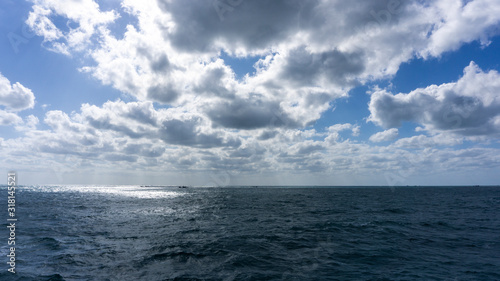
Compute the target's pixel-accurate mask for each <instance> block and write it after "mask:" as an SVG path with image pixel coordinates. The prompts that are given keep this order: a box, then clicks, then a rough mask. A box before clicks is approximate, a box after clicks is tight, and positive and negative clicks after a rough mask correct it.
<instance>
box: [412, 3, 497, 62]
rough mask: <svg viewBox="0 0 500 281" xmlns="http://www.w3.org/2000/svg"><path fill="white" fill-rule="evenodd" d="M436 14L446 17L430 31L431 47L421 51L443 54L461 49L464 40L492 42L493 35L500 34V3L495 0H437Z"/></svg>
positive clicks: (466, 41) (423, 52) (426, 53)
mask: <svg viewBox="0 0 500 281" xmlns="http://www.w3.org/2000/svg"><path fill="white" fill-rule="evenodd" d="M437 2H438V3H437V5H436V6H437V8H438V9H437V10H436V12H435V15H436V16H438V17H439V18H441V19H442V21H441V22H439V23H436V24H435V25H434V28H433V30H432V33H431V35H430V38H429V39H430V42H429V45H428V47H427V48H426V49H425V50H423V51H422V52H421V53H422V54H423V55H424V57H426V56H428V55H432V56H439V55H440V54H442V53H444V52H446V51H454V50H457V49H458V48H459V47H460V46H461V45H462V44H463V43H469V42H472V41H474V40H478V39H479V40H480V41H481V44H482V45H488V44H489V40H488V38H489V37H490V36H493V35H496V34H499V31H500V30H499V29H498V25H499V24H500V18H499V17H498V14H499V13H500V3H499V2H498V1H495V0H476V1H460V0H446V1H437Z"/></svg>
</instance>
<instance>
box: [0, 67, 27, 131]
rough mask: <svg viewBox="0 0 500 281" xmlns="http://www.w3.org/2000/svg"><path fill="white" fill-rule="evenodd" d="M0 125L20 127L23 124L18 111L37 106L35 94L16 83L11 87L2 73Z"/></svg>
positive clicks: (0, 82) (0, 83)
mask: <svg viewBox="0 0 500 281" xmlns="http://www.w3.org/2000/svg"><path fill="white" fill-rule="evenodd" d="M0 106H3V109H1V108H0V125H1V126H9V125H19V124H22V123H23V120H22V118H21V117H19V116H18V115H17V113H16V112H17V111H21V110H26V109H30V108H33V107H34V106H35V95H34V94H33V92H32V91H31V90H30V89H28V88H26V87H24V86H23V85H21V84H20V83H19V82H16V83H14V84H12V85H11V83H10V81H9V80H8V79H7V78H5V77H4V76H3V75H2V74H1V73H0Z"/></svg>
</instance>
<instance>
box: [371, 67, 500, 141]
mask: <svg viewBox="0 0 500 281" xmlns="http://www.w3.org/2000/svg"><path fill="white" fill-rule="evenodd" d="M499 81H500V74H499V73H498V72H497V71H495V70H490V71H489V72H484V71H482V70H481V69H480V68H479V67H478V66H477V65H476V64H475V63H474V62H471V63H470V64H469V66H467V67H466V68H465V69H464V75H463V76H462V77H461V78H460V79H459V80H458V81H457V82H452V83H445V84H441V85H439V86H437V85H431V86H428V87H426V88H419V89H416V90H413V91H411V92H410V93H408V94H404V93H400V94H397V95H393V94H391V93H389V92H387V91H386V90H379V91H376V92H375V93H373V94H372V96H371V100H370V104H369V109H370V113H371V115H370V117H369V119H368V120H369V121H371V122H374V123H375V124H377V125H380V126H382V127H385V128H391V127H399V126H401V123H402V122H404V121H408V122H416V123H418V124H421V125H423V126H424V128H425V130H428V131H430V132H442V131H447V132H450V133H454V134H457V135H463V136H477V135H497V134H499V133H500V95H499V93H500V82H499Z"/></svg>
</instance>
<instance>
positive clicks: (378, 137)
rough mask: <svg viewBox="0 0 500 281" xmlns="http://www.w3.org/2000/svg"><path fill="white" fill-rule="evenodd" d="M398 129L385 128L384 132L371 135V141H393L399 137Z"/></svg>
mask: <svg viewBox="0 0 500 281" xmlns="http://www.w3.org/2000/svg"><path fill="white" fill-rule="evenodd" d="M398 135H399V133H398V129H396V128H392V129H389V130H385V131H382V132H378V133H375V134H373V135H372V136H370V141H372V142H383V141H392V140H395V139H396V138H397V137H398Z"/></svg>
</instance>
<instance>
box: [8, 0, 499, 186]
mask: <svg viewBox="0 0 500 281" xmlns="http://www.w3.org/2000/svg"><path fill="white" fill-rule="evenodd" d="M484 7H488V9H485V8H484ZM499 11H500V4H499V3H498V2H497V1H488V0H474V1H467V2H462V1H454V0H440V1H407V2H402V1H397V0H380V1H371V2H367V3H363V4H359V5H354V6H351V4H349V3H342V2H338V1H310V2H300V1H286V0H283V1H276V2H275V3H274V5H272V6H270V5H269V3H268V2H266V1H258V0H256V1H250V0H247V1H245V0H242V1H236V2H234V1H233V2H227V3H226V2H225V1H224V0H216V1H213V2H210V1H191V2H189V3H184V2H182V1H167V0H165V1H163V0H159V1H150V2H148V3H135V2H134V1H119V0H116V1H97V2H96V1H93V0H84V1H75V2H74V3H73V1H68V2H64V3H60V2H58V1H51V0H34V1H4V2H2V4H1V5H0V29H1V33H2V34H4V36H3V37H2V38H3V39H2V40H0V52H1V54H2V60H0V73H1V75H0V124H2V125H1V126H0V148H1V150H0V156H2V158H3V159H4V160H5V161H3V162H4V163H3V164H2V168H3V169H4V170H5V171H8V170H17V171H18V172H19V173H20V175H24V176H21V181H22V182H21V183H24V184H42V183H43V184H46V183H47V184H48V183H53V184H173V185H176V184H191V185H207V186H212V185H260V184H262V185H407V184H408V185H457V184H488V185H491V184H498V182H500V176H498V175H499V173H498V171H499V166H500V156H498V155H500V153H498V152H499V151H498V149H499V145H498V137H499V133H500V82H499V81H500V74H499V73H498V71H500V64H499V63H500V52H499V50H500V36H499V35H500V16H499V14H500V13H499ZM332 15H333V16H332Z"/></svg>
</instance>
